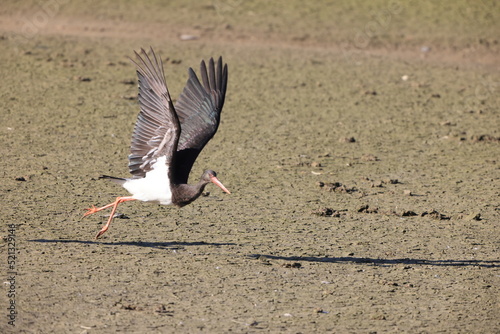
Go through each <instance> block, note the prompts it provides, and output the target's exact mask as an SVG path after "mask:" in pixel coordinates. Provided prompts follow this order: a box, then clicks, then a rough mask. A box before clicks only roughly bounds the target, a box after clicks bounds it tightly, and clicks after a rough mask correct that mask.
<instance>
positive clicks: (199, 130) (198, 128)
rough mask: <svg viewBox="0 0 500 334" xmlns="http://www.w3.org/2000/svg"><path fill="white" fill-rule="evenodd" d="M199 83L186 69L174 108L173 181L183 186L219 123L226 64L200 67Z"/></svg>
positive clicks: (220, 58)
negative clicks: (177, 130) (176, 134)
mask: <svg viewBox="0 0 500 334" xmlns="http://www.w3.org/2000/svg"><path fill="white" fill-rule="evenodd" d="M200 75H201V80H202V82H203V84H202V83H200V81H199V80H198V77H197V76H196V73H195V72H194V71H193V69H192V68H190V69H189V79H188V81H187V83H186V87H185V88H184V90H183V91H182V94H181V95H180V97H179V100H178V101H177V103H176V104H175V109H176V112H177V116H178V118H179V122H180V124H181V133H180V137H179V143H178V147H177V153H176V157H175V159H176V168H175V171H174V175H175V177H176V180H177V182H181V183H187V180H188V177H189V172H190V171H191V168H192V167H193V164H194V162H195V160H196V158H197V157H198V155H199V154H200V152H201V150H202V149H203V147H205V145H206V144H207V142H208V141H209V140H210V139H211V138H212V137H213V136H214V135H215V132H217V128H218V127H219V122H220V113H221V111H222V106H223V105H224V98H225V96H226V87H227V64H224V65H223V63H222V57H219V60H218V61H217V66H216V65H215V63H214V60H213V58H211V59H210V61H209V62H208V71H207V66H206V64H205V61H202V62H201V64H200Z"/></svg>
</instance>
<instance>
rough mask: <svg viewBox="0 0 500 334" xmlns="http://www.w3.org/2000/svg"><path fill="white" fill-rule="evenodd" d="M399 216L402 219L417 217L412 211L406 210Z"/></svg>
mask: <svg viewBox="0 0 500 334" xmlns="http://www.w3.org/2000/svg"><path fill="white" fill-rule="evenodd" d="M401 216H402V217H413V216H418V215H417V214H416V213H415V212H414V211H411V210H407V211H403V213H401Z"/></svg>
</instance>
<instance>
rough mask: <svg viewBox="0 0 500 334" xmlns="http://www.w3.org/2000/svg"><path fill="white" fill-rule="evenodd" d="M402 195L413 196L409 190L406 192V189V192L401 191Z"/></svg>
mask: <svg viewBox="0 0 500 334" xmlns="http://www.w3.org/2000/svg"><path fill="white" fill-rule="evenodd" d="M403 195H405V196H413V194H412V193H411V190H408V189H406V190H404V191H403Z"/></svg>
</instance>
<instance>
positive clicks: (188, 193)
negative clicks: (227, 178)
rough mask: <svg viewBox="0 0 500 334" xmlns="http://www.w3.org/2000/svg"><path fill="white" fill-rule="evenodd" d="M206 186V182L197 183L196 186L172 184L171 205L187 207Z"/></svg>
mask: <svg viewBox="0 0 500 334" xmlns="http://www.w3.org/2000/svg"><path fill="white" fill-rule="evenodd" d="M207 184H208V182H206V181H201V180H200V181H199V182H198V183H196V184H193V185H191V184H186V183H184V184H172V203H173V204H175V205H177V206H180V207H182V206H184V205H188V204H189V203H191V202H192V201H194V200H195V199H197V198H198V197H200V195H201V193H202V192H203V190H204V189H205V186H206V185H207Z"/></svg>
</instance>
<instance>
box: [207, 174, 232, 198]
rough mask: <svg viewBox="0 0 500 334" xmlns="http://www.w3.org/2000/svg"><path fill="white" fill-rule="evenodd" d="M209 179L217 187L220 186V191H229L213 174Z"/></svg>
mask: <svg viewBox="0 0 500 334" xmlns="http://www.w3.org/2000/svg"><path fill="white" fill-rule="evenodd" d="M210 180H211V181H212V183H213V184H215V185H216V186H217V187H219V188H221V189H222V191H224V192H226V193H228V194H230V193H231V192H230V191H229V190H227V188H226V187H224V185H223V184H222V182H220V181H219V179H218V178H216V177H215V176H210Z"/></svg>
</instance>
